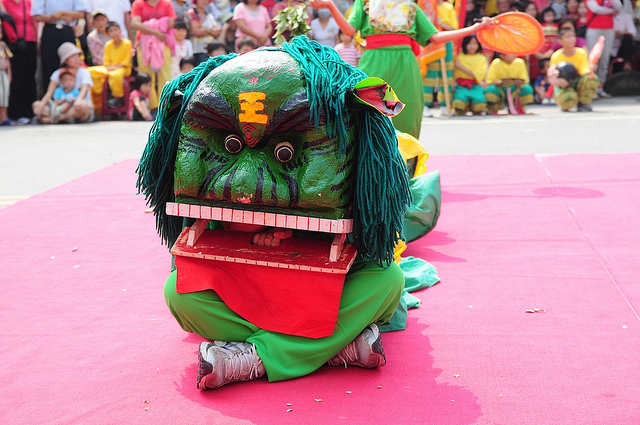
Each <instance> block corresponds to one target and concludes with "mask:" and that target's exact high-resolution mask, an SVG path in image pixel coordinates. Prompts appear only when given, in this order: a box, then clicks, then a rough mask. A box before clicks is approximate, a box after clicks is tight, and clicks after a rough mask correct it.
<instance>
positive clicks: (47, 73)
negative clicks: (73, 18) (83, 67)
mask: <svg viewBox="0 0 640 425" xmlns="http://www.w3.org/2000/svg"><path fill="white" fill-rule="evenodd" d="M67 41H68V42H70V43H73V45H74V46H75V44H76V36H75V35H74V34H73V28H71V27H68V26H64V25H63V26H62V28H57V27H56V26H55V25H53V24H47V25H45V26H44V29H43V30H42V39H41V42H40V60H41V61H42V64H41V67H42V80H41V81H42V88H43V90H44V91H45V92H46V91H47V87H48V86H49V78H50V77H51V74H53V71H55V70H56V69H58V68H60V58H59V57H58V47H60V45H61V44H62V43H64V42H67Z"/></svg>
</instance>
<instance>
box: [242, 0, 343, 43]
mask: <svg viewBox="0 0 640 425" xmlns="http://www.w3.org/2000/svg"><path fill="white" fill-rule="evenodd" d="M332 4H333V3H332ZM233 20H234V21H235V23H236V27H237V29H236V51H237V50H238V41H240V40H241V39H242V38H244V37H246V36H249V37H253V40H254V41H255V42H256V45H257V46H258V47H260V46H270V45H271V38H270V37H271V33H272V32H273V27H272V26H271V17H270V16H269V11H267V8H266V7H264V6H262V5H260V0H242V3H238V4H237V5H236V7H235V9H234V10H233Z"/></svg>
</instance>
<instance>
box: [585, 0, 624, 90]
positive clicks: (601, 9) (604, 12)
mask: <svg viewBox="0 0 640 425" xmlns="http://www.w3.org/2000/svg"><path fill="white" fill-rule="evenodd" d="M587 9H588V11H587V34H586V36H585V39H586V40H587V49H588V50H589V51H591V49H593V47H594V46H595V45H596V43H597V42H598V39H599V38H600V36H601V35H602V36H604V49H603V50H602V56H601V57H600V62H599V63H598V71H597V74H598V79H599V80H600V88H599V89H598V92H597V96H598V97H611V95H610V94H608V93H606V92H605V91H604V90H603V89H602V86H603V85H604V83H605V81H606V80H607V74H608V73H609V60H610V58H611V52H612V51H613V41H614V40H615V38H616V34H615V31H614V29H613V28H614V23H613V15H614V14H615V13H617V12H619V11H620V10H622V3H620V0H587Z"/></svg>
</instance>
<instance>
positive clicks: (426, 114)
mask: <svg viewBox="0 0 640 425" xmlns="http://www.w3.org/2000/svg"><path fill="white" fill-rule="evenodd" d="M422 116H423V117H426V118H429V117H432V116H433V114H432V113H431V109H429V107H428V106H425V107H424V109H423V110H422Z"/></svg>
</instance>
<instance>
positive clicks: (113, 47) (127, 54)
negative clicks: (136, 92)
mask: <svg viewBox="0 0 640 425" xmlns="http://www.w3.org/2000/svg"><path fill="white" fill-rule="evenodd" d="M107 34H109V37H111V40H109V41H107V42H106V43H105V45H104V62H103V63H104V66H92V67H91V68H89V71H90V72H91V77H92V78H93V89H92V99H93V106H94V108H95V109H96V111H99V110H102V90H103V87H104V81H105V80H108V82H109V90H110V91H111V96H112V99H109V100H108V101H107V104H108V105H109V107H111V108H116V107H118V106H121V105H123V104H124V79H125V78H127V77H128V76H129V75H131V41H129V40H127V39H126V38H123V37H122V31H121V30H120V25H118V23H117V22H109V23H107Z"/></svg>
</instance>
